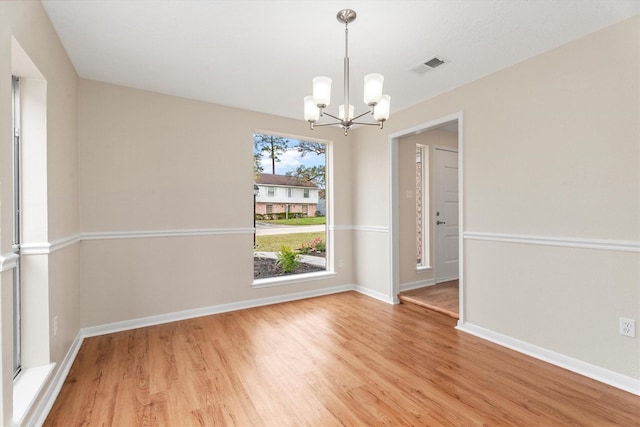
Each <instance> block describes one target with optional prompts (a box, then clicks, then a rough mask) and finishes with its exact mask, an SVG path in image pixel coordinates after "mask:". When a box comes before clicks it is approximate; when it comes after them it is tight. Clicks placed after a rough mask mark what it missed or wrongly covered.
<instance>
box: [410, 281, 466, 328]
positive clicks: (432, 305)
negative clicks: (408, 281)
mask: <svg viewBox="0 0 640 427" xmlns="http://www.w3.org/2000/svg"><path fill="white" fill-rule="evenodd" d="M458 287H459V284H458V281H457V280H451V281H449V282H443V283H438V284H437V285H432V286H425V287H422V288H418V289H411V290H409V291H404V292H401V293H400V294H399V295H398V298H399V299H400V301H402V302H403V303H411V304H418V305H420V306H422V307H426V308H429V309H431V310H435V311H438V312H440V313H444V314H446V315H447V316H450V317H453V318H454V319H459V318H460V314H459V312H460V308H459V307H460V298H459V291H458Z"/></svg>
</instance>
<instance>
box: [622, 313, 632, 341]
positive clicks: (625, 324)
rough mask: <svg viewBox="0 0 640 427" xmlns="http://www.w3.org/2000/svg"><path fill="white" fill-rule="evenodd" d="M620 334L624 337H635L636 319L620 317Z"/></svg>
mask: <svg viewBox="0 0 640 427" xmlns="http://www.w3.org/2000/svg"><path fill="white" fill-rule="evenodd" d="M620 335H624V336H625V337H631V338H635V336H636V321H635V320H633V319H625V318H624V317H621V318H620Z"/></svg>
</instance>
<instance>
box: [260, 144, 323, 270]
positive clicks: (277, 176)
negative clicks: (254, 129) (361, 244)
mask: <svg viewBox="0 0 640 427" xmlns="http://www.w3.org/2000/svg"><path fill="white" fill-rule="evenodd" d="M253 157H254V171H253V172H254V222H255V228H256V236H255V248H254V279H265V278H272V277H279V276H286V275H291V274H304V273H312V272H316V271H325V270H326V268H327V267H326V266H327V261H326V260H327V258H326V242H327V228H326V219H325V214H326V212H325V211H326V210H325V206H326V188H325V187H326V186H325V183H326V177H325V170H326V167H325V166H326V145H325V144H323V143H320V142H310V141H301V140H296V139H291V138H284V137H280V136H275V135H265V134H255V135H254V136H253Z"/></svg>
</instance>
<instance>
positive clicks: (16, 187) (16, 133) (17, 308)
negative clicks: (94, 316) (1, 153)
mask: <svg viewBox="0 0 640 427" xmlns="http://www.w3.org/2000/svg"><path fill="white" fill-rule="evenodd" d="M12 81H13V84H12V87H11V92H12V99H13V102H12V117H13V118H12V120H13V241H12V243H13V244H12V250H13V253H15V254H16V255H18V261H17V263H16V267H15V269H14V270H13V376H14V378H15V377H16V376H17V375H18V374H19V373H20V370H21V368H22V361H21V359H22V356H21V353H22V352H21V343H22V338H21V335H22V322H21V318H22V286H21V270H20V243H21V223H22V222H21V219H20V217H21V200H20V181H21V173H20V165H21V161H20V80H19V79H18V77H13V79H12Z"/></svg>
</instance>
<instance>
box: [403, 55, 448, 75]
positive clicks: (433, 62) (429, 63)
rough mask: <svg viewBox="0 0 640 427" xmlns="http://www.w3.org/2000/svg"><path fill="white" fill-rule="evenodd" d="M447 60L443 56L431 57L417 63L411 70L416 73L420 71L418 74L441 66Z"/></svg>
mask: <svg viewBox="0 0 640 427" xmlns="http://www.w3.org/2000/svg"><path fill="white" fill-rule="evenodd" d="M447 62H449V61H447V60H446V59H444V58H443V57H441V56H434V57H433V58H431V59H428V60H426V61H424V62H421V63H420V64H418V65H416V66H415V67H413V68H412V69H411V71H413V72H414V73H418V74H424V73H426V72H427V71H431V70H433V69H435V68H438V67H440V66H441V65H444V64H446V63H447Z"/></svg>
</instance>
